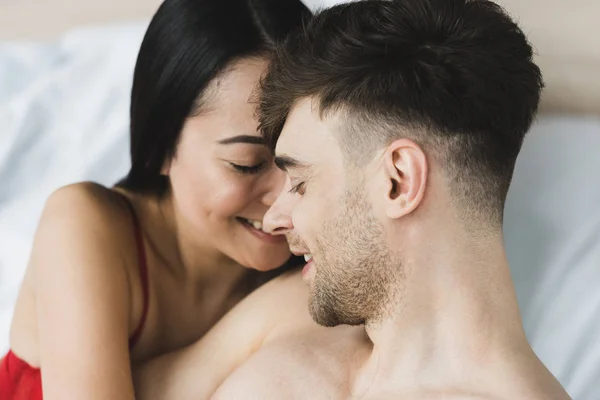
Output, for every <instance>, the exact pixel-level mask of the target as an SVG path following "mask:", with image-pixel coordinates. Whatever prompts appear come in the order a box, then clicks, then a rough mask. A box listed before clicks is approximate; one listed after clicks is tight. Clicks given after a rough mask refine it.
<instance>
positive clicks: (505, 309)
mask: <svg viewBox="0 0 600 400" xmlns="http://www.w3.org/2000/svg"><path fill="white" fill-rule="evenodd" d="M436 236H437V238H434V237H431V236H429V237H428V240H427V241H425V242H421V243H426V244H425V245H421V246H420V248H419V249H418V250H419V251H418V252H414V253H413V254H412V255H411V257H408V258H407V261H406V262H405V265H403V268H402V269H403V274H404V283H403V284H402V287H401V288H400V290H398V291H397V293H398V295H397V297H396V298H395V299H394V301H393V302H392V304H393V307H391V308H390V310H389V312H388V314H387V315H386V317H385V318H383V319H381V320H379V321H369V323H368V324H367V326H366V330H367V334H368V335H369V337H370V339H371V340H372V342H373V353H372V356H371V357H370V359H369V360H368V361H367V362H366V364H365V367H364V369H363V371H361V374H360V378H359V381H360V380H362V381H363V382H362V384H361V383H360V382H358V387H361V386H362V387H363V388H364V390H367V386H369V385H374V386H380V384H379V383H378V382H394V386H405V387H406V388H407V390H408V389H410V388H414V387H415V386H418V383H417V382H423V380H426V381H427V382H429V383H431V384H435V385H441V386H444V385H445V383H448V384H450V385H452V384H453V383H454V384H456V383H457V382H459V381H460V380H461V379H465V378H466V379H469V376H473V373H474V372H476V371H477V370H479V369H481V368H482V366H485V365H489V364H488V363H495V362H499V361H501V359H502V358H503V357H504V356H505V355H506V354H515V353H518V352H521V350H523V349H529V345H528V344H527V340H526V338H525V334H524V332H523V328H522V324H521V319H520V315H519V310H518V305H517V300H516V295H515V292H514V288H513V284H512V280H511V278H510V272H509V268H508V263H507V261H506V257H505V252H504V246H503V241H502V236H501V234H500V233H498V234H497V235H495V236H494V235H491V236H489V235H488V236H486V237H485V239H483V238H482V237H477V238H476V239H474V238H473V237H472V236H471V237H468V238H466V237H465V235H462V236H461V235H448V232H438V233H437V234H436ZM449 238H450V239H449ZM427 247H429V248H427Z"/></svg>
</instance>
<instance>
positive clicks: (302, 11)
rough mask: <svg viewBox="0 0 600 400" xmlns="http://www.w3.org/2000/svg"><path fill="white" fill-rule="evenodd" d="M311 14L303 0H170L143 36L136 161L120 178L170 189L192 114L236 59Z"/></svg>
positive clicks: (135, 93)
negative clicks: (166, 170) (169, 173)
mask: <svg viewBox="0 0 600 400" xmlns="http://www.w3.org/2000/svg"><path fill="white" fill-rule="evenodd" d="M310 15H311V12H310V10H309V9H308V8H307V7H306V6H305V5H304V4H303V3H302V2H301V1H300V0H226V1H224V0H166V1H165V2H164V3H162V5H161V6H160V8H159V9H158V11H157V12H156V14H155V15H154V17H153V18H152V21H151V22H150V25H149V27H148V30H147V31H146V35H145V36H144V40H143V42H142V45H141V48H140V52H139V55H138V59H137V63H136V66H135V73H134V79H133V88H132V93H131V114H130V117H131V126H130V130H131V131H130V134H131V169H130V170H129V173H128V174H127V176H126V177H125V178H124V179H123V180H122V181H121V182H119V186H122V187H124V188H127V189H129V190H132V191H136V192H145V193H153V194H156V195H158V196H162V195H164V194H165V193H166V192H167V190H168V188H169V183H168V179H167V178H166V177H164V176H162V175H161V169H162V168H163V165H164V164H165V162H166V161H168V160H169V159H171V158H172V157H173V155H174V154H175V150H176V147H177V143H178V141H179V135H180V133H181V130H182V128H183V124H184V122H185V120H186V118H187V117H188V116H189V115H190V114H193V113H195V112H196V111H197V110H196V107H197V100H198V99H200V98H202V94H203V92H204V90H205V89H206V88H207V86H208V85H209V83H210V82H211V81H212V80H213V79H214V78H215V77H216V76H217V75H219V73H221V72H222V71H223V70H225V68H227V67H228V66H229V65H230V64H231V63H232V62H234V61H236V60H239V59H241V58H244V57H251V56H260V55H262V54H267V53H269V52H271V51H272V50H274V48H275V44H276V43H278V42H279V41H282V40H283V39H284V38H285V37H286V35H287V34H288V33H290V32H291V31H292V30H293V29H294V28H297V27H299V26H301V25H302V23H303V21H304V20H305V19H306V18H309V17H310Z"/></svg>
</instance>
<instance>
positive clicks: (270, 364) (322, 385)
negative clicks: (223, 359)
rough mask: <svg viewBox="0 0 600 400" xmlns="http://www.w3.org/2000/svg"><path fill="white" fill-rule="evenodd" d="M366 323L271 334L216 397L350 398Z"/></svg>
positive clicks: (228, 380) (215, 398) (315, 327)
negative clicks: (348, 390)
mask: <svg viewBox="0 0 600 400" xmlns="http://www.w3.org/2000/svg"><path fill="white" fill-rule="evenodd" d="M362 332H364V328H362V327H349V326H338V327H335V328H325V327H319V326H317V325H316V324H315V326H313V327H308V328H306V329H299V330H298V331H297V332H288V333H287V334H286V335H282V336H280V337H277V338H275V339H273V340H271V341H270V342H269V343H267V344H265V345H264V346H263V347H262V348H261V349H260V350H258V351H257V352H256V353H255V354H254V355H253V356H252V357H250V358H249V359H248V360H247V361H246V362H245V363H244V364H242V365H241V366H240V367H239V368H238V369H236V370H235V371H234V372H233V374H231V375H230V376H229V377H228V379H227V380H226V381H225V382H224V383H223V384H222V385H221V387H220V388H219V390H218V391H217V393H216V395H215V397H214V398H213V400H217V399H228V398H241V397H242V395H243V398H245V399H249V400H251V399H270V398H277V399H280V398H285V399H306V398H310V399H315V400H319V399H338V398H339V399H343V398H348V396H347V394H348V392H347V390H346V389H347V388H349V387H350V386H351V385H350V377H351V376H352V371H353V366H354V364H355V360H353V358H354V357H355V356H356V352H357V348H359V347H360V346H361V344H362V336H361V333H362Z"/></svg>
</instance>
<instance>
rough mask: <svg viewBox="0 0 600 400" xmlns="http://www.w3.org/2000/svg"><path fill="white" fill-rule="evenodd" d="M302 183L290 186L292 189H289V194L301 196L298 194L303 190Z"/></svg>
mask: <svg viewBox="0 0 600 400" xmlns="http://www.w3.org/2000/svg"><path fill="white" fill-rule="evenodd" d="M304 183H305V182H300V183H299V184H297V185H295V186H292V188H291V189H290V193H298V194H302V193H300V192H301V191H302V190H303V189H304Z"/></svg>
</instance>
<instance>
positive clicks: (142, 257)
mask: <svg viewBox="0 0 600 400" xmlns="http://www.w3.org/2000/svg"><path fill="white" fill-rule="evenodd" d="M119 194H120V195H121V197H122V198H123V200H125V204H127V208H129V212H130V213H131V217H132V220H133V229H134V232H135V242H136V246H137V253H138V263H139V267H140V281H141V283H142V295H143V301H144V303H143V306H142V307H143V308H142V316H141V318H140V323H139V324H138V326H137V328H136V329H135V330H134V331H133V334H132V335H131V337H130V338H129V348H130V349H132V348H133V347H134V346H135V344H136V343H137V341H138V340H139V338H140V336H141V334H142V330H143V329H144V324H145V323H146V317H147V315H148V303H149V302H150V293H149V287H148V286H149V282H148V264H147V261H146V248H145V246H144V237H143V235H142V227H141V225H140V221H139V219H138V217H137V214H136V212H135V209H134V208H133V204H131V200H129V199H128V198H127V197H126V196H125V195H123V194H121V193H119Z"/></svg>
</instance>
